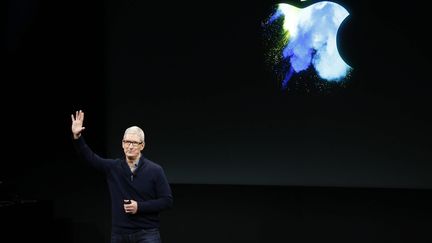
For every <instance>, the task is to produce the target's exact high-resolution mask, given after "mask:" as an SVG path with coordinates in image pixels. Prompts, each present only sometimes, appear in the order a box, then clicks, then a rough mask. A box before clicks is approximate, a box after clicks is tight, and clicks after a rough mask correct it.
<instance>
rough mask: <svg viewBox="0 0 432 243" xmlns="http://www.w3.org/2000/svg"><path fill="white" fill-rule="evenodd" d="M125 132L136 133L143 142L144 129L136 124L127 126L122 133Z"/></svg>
mask: <svg viewBox="0 0 432 243" xmlns="http://www.w3.org/2000/svg"><path fill="white" fill-rule="evenodd" d="M126 134H136V135H138V137H139V138H140V140H141V142H144V138H145V135H144V131H143V130H142V129H141V128H139V127H137V126H132V127H129V128H127V129H126V131H125V132H124V135H126ZM124 135H123V136H124Z"/></svg>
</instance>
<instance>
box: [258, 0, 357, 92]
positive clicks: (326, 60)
mask: <svg viewBox="0 0 432 243" xmlns="http://www.w3.org/2000/svg"><path fill="white" fill-rule="evenodd" d="M348 15H349V13H348V11H347V10H346V9H345V8H344V7H342V6H341V5H339V4H336V3H333V2H328V1H323V2H317V3H314V4H312V5H310V6H308V7H305V8H297V7H295V6H292V5H289V4H284V3H281V4H277V5H276V7H275V9H274V11H273V12H272V13H271V15H270V17H269V19H268V20H266V22H265V23H264V27H265V30H266V31H265V33H266V35H265V38H266V39H265V40H267V41H268V43H270V46H268V48H267V52H268V53H267V58H268V60H271V63H272V64H273V67H276V68H275V71H276V72H277V73H278V74H279V75H278V76H279V77H278V79H280V81H281V87H282V89H287V88H288V84H289V81H290V80H292V79H293V78H294V77H295V76H300V75H303V76H301V77H297V80H296V84H295V85H297V86H298V85H300V86H301V85H304V84H302V82H303V83H304V82H305V81H306V80H308V79H309V80H310V79H314V80H315V81H314V83H315V86H316V85H317V84H318V85H320V86H321V88H322V87H324V86H326V85H327V86H328V85H335V84H341V83H343V82H342V81H345V80H347V79H348V77H349V74H350V73H351V71H352V67H350V66H349V65H348V64H346V63H345V62H344V60H343V59H342V57H341V56H340V55H339V51H338V49H337V33H338V29H339V27H340V25H341V23H342V22H343V21H344V19H345V18H346V17H347V16H348ZM317 81H318V82H317ZM309 82H310V81H309ZM292 85H293V84H291V86H292ZM306 88H307V87H306ZM309 88H310V87H309ZM319 89H320V88H319Z"/></svg>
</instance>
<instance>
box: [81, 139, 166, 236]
mask: <svg viewBox="0 0 432 243" xmlns="http://www.w3.org/2000/svg"><path fill="white" fill-rule="evenodd" d="M74 145H75V148H76V149H77V152H78V154H79V155H80V156H82V158H83V159H84V160H86V161H88V162H89V163H90V164H91V165H92V166H94V167H95V168H97V169H99V170H101V171H103V172H104V173H105V175H106V179H107V183H108V187H109V192H110V195H111V207H112V232H113V233H117V234H125V233H126V234H128V233H133V232H136V231H139V230H141V229H150V228H159V213H160V212H161V211H163V210H165V209H169V208H171V207H172V204H173V198H172V192H171V188H170V185H169V183H168V180H167V178H166V176H165V173H164V171H163V169H162V167H161V166H159V165H158V164H156V163H154V162H152V161H150V160H148V159H146V158H144V157H143V156H141V158H140V160H139V163H138V168H137V169H136V170H135V171H134V173H132V172H131V170H130V168H129V165H128V164H127V162H126V159H125V158H121V159H105V158H101V157H100V156H98V155H97V154H95V153H94V152H93V151H92V150H91V149H90V148H89V147H88V146H87V144H86V143H85V140H84V138H83V137H82V136H81V137H80V138H79V139H76V140H74ZM124 199H132V200H135V201H137V202H138V211H137V213H136V214H127V213H125V211H124V208H123V200H124Z"/></svg>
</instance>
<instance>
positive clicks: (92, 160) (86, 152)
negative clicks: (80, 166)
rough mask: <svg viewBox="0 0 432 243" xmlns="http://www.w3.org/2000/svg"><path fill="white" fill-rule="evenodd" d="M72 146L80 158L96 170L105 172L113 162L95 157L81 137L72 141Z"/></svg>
mask: <svg viewBox="0 0 432 243" xmlns="http://www.w3.org/2000/svg"><path fill="white" fill-rule="evenodd" d="M73 144H74V147H75V150H76V151H77V153H78V155H79V156H80V158H81V159H83V160H84V161H86V162H88V163H89V164H90V165H92V166H93V167H95V168H96V169H98V170H102V171H105V170H106V169H107V168H108V166H109V165H110V164H112V163H113V160H111V159H104V158H102V157H100V156H99V155H97V154H96V153H94V152H93V151H92V150H91V149H90V147H89V146H88V145H87V143H86V142H85V140H84V138H83V137H82V136H81V137H79V138H78V139H74V140H73Z"/></svg>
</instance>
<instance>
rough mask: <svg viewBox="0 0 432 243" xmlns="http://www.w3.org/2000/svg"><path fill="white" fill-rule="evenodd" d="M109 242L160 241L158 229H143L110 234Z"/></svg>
mask: <svg viewBox="0 0 432 243" xmlns="http://www.w3.org/2000/svg"><path fill="white" fill-rule="evenodd" d="M111 243H161V238H160V234H159V230H158V229H143V230H140V231H138V232H135V233H132V234H114V233H113V234H111Z"/></svg>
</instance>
